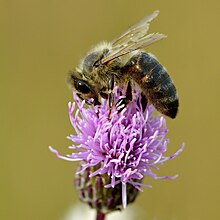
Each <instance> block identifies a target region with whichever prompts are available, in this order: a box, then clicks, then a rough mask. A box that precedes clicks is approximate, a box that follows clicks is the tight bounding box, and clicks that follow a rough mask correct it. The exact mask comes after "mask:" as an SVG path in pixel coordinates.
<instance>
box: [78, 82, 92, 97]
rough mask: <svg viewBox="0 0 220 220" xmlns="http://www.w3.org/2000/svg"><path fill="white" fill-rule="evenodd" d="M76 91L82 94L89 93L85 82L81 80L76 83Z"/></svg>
mask: <svg viewBox="0 0 220 220" xmlns="http://www.w3.org/2000/svg"><path fill="white" fill-rule="evenodd" d="M76 89H77V90H78V91H79V92H81V93H84V94H86V93H89V92H90V88H89V86H88V84H87V83H86V82H85V81H83V80H78V81H77V82H76Z"/></svg>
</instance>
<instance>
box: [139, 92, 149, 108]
mask: <svg viewBox="0 0 220 220" xmlns="http://www.w3.org/2000/svg"><path fill="white" fill-rule="evenodd" d="M147 103H148V100H147V97H146V96H145V95H144V94H143V92H142V93H141V103H140V104H141V107H142V110H143V111H144V110H145V109H146V107H147Z"/></svg>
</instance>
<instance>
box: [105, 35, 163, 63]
mask: <svg viewBox="0 0 220 220" xmlns="http://www.w3.org/2000/svg"><path fill="white" fill-rule="evenodd" d="M163 38H166V35H164V34H160V33H152V34H149V35H146V36H143V37H142V38H139V39H138V40H137V41H132V42H129V43H128V44H127V45H126V46H124V47H120V48H117V49H114V48H113V50H112V52H111V53H110V54H109V55H108V56H107V57H104V58H103V59H102V60H101V62H102V63H106V62H108V61H110V60H113V59H115V58H117V57H120V56H122V55H125V54H128V53H130V52H132V51H135V50H139V49H141V48H144V47H147V46H149V45H151V44H153V43H155V42H157V41H159V40H161V39H163Z"/></svg>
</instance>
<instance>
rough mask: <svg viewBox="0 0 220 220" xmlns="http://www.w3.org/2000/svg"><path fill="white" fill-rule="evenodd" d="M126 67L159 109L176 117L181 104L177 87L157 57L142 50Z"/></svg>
mask: <svg viewBox="0 0 220 220" xmlns="http://www.w3.org/2000/svg"><path fill="white" fill-rule="evenodd" d="M124 68H125V71H126V72H128V73H129V75H130V76H131V77H132V79H133V80H134V81H136V82H137V84H138V85H139V86H140V88H141V89H142V93H143V94H144V95H145V96H146V97H147V99H148V100H149V101H150V102H151V103H152V104H153V105H154V107H155V108H156V109H157V110H158V111H160V112H161V113H163V114H165V115H167V116H169V117H171V118H175V117H176V114H177V111H178V106H179V101H178V97H177V93H176V88H175V86H174V84H173V82H172V80H171V78H170V77H169V75H168V73H167V71H166V70H165V68H164V67H163V66H162V65H161V64H160V63H159V62H158V61H157V60H156V58H154V57H153V56H152V55H150V54H147V53H144V52H141V53H139V54H136V55H134V56H133V57H132V58H131V59H130V60H129V61H128V62H127V64H126V65H125V67H124Z"/></svg>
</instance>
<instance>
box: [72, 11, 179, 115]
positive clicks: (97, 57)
mask: <svg viewBox="0 0 220 220" xmlns="http://www.w3.org/2000/svg"><path fill="white" fill-rule="evenodd" d="M158 13H159V11H154V12H153V13H152V14H150V15H149V16H147V17H145V18H144V19H142V20H141V21H139V22H138V23H136V24H134V25H133V26H131V27H129V28H128V29H127V30H126V31H125V32H124V33H122V34H121V35H119V36H118V37H117V38H115V39H114V40H113V41H111V42H110V43H107V42H103V43H101V44H99V45H98V46H96V47H95V48H94V49H92V50H91V51H89V52H88V54H87V55H86V56H85V57H84V58H83V59H82V61H81V63H80V65H79V67H77V68H76V69H75V70H73V71H70V74H69V77H68V82H69V84H70V86H71V88H72V89H73V91H75V92H76V93H77V95H78V96H79V97H80V98H81V99H84V100H86V101H87V102H88V101H89V100H90V99H91V98H93V100H94V101H93V104H95V105H97V104H100V102H99V98H100V97H102V98H104V99H108V102H109V107H110V109H111V108H112V107H113V105H114V104H115V103H114V95H113V88H114V85H115V84H117V85H118V86H122V85H125V86H126V95H125V97H124V98H121V99H119V101H118V102H117V103H116V104H115V106H120V105H122V104H125V105H126V104H127V103H128V102H129V101H132V99H133V95H132V90H133V88H132V83H131V81H134V82H135V83H136V84H137V85H138V87H139V88H140V90H141V92H142V98H143V100H145V101H144V102H143V103H145V105H146V102H149V103H151V104H153V105H154V107H155V108H156V109H157V110H158V111H159V112H161V113H162V114H164V115H167V116H169V117H171V118H175V117H176V114H177V111H178V106H179V100H178V96H177V92H176V88H175V86H174V84H173V82H172V80H171V78H170V77H169V75H168V73H167V71H166V69H165V68H164V67H163V66H162V65H161V64H160V63H159V62H158V61H157V59H156V58H155V56H153V55H151V54H149V53H146V52H144V51H142V50H140V49H142V48H144V47H147V46H148V45H151V44H153V43H155V42H157V41H159V40H161V39H163V38H165V37H166V35H164V34H160V33H152V34H147V31H148V29H149V24H150V22H151V21H152V20H153V19H154V18H155V17H157V15H158ZM143 105H144V104H143Z"/></svg>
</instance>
